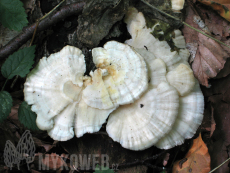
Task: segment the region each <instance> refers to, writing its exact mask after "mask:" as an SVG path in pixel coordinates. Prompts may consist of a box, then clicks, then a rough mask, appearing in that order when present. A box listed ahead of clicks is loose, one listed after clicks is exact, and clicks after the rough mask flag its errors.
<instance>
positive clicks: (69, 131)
mask: <svg viewBox="0 0 230 173" xmlns="http://www.w3.org/2000/svg"><path fill="white" fill-rule="evenodd" d="M92 52H93V60H94V62H95V64H96V66H97V67H98V69H96V70H95V71H94V72H91V73H90V75H91V77H89V76H83V75H84V73H85V71H86V66H85V60H84V55H83V54H82V52H81V50H80V49H78V48H75V47H73V46H66V47H64V48H63V49H62V50H61V51H60V52H58V53H55V54H52V55H51V56H50V57H49V58H46V57H44V58H42V59H41V60H40V62H39V64H38V66H37V67H36V68H35V69H33V70H32V71H31V73H30V74H29V75H28V77H27V80H26V83H25V87H24V93H25V100H26V101H27V102H28V104H30V105H32V110H33V111H34V112H36V113H37V120H36V123H37V126H38V127H39V128H40V129H41V130H48V134H49V135H50V136H51V137H52V138H53V139H55V140H60V141H65V140H68V139H71V138H72V137H73V136H74V129H73V128H74V127H75V134H76V136H77V137H80V136H82V135H83V134H84V133H87V132H90V133H92V132H95V131H98V130H100V128H101V126H102V124H103V123H104V122H105V121H106V119H107V117H108V115H109V114H110V113H111V112H112V111H113V110H114V109H116V108H117V107H118V106H119V105H120V104H127V103H133V102H134V101H135V100H136V99H138V98H139V97H140V95H141V94H142V93H143V92H144V91H145V90H146V89H147V88H148V75H147V67H146V64H145V61H144V59H143V57H142V56H140V55H139V54H138V53H136V52H135V51H133V50H132V48H130V46H128V45H125V44H122V43H118V42H115V41H111V42H108V43H107V44H105V46H104V48H95V49H93V51H92Z"/></svg>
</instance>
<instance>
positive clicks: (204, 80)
mask: <svg viewBox="0 0 230 173" xmlns="http://www.w3.org/2000/svg"><path fill="white" fill-rule="evenodd" d="M198 38H199V47H198V50H197V52H196V56H195V59H194V61H193V64H192V69H193V71H194V75H195V77H196V78H197V79H198V80H199V82H200V84H202V85H204V86H206V87H208V86H209V84H208V79H209V78H213V77H215V76H216V75H217V74H218V73H219V71H220V70H221V69H222V68H223V67H224V64H225V62H226V59H227V57H228V54H227V53H226V52H225V51H224V50H223V49H222V47H221V46H220V45H219V44H218V43H217V42H215V41H214V40H212V39H210V38H208V37H206V36H204V35H202V34H200V33H199V34H198Z"/></svg>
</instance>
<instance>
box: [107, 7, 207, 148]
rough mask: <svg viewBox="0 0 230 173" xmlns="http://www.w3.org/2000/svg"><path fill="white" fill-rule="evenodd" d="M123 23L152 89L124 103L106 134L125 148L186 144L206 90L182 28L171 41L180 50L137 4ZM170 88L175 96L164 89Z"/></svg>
mask: <svg viewBox="0 0 230 173" xmlns="http://www.w3.org/2000/svg"><path fill="white" fill-rule="evenodd" d="M125 22H126V23H127V28H128V31H129V32H130V35H131V36H132V38H131V39H130V40H127V41H126V43H127V44H129V45H131V46H133V47H134V49H135V50H136V51H137V52H139V53H140V54H141V55H142V56H143V57H144V59H145V61H146V64H147V67H148V75H149V89H148V90H147V91H146V92H145V94H143V96H142V97H141V98H140V99H139V100H137V101H135V102H134V103H133V104H129V105H123V106H120V107H118V108H117V109H116V110H115V111H114V112H112V113H111V115H110V117H109V119H108V123H107V132H108V134H109V136H111V137H112V138H113V139H114V140H115V141H118V142H120V143H121V145H122V146H123V147H125V148H128V149H132V150H143V149H145V148H148V147H150V146H152V145H155V146H157V147H159V148H162V149H169V148H172V147H174V146H176V145H179V144H182V143H183V142H184V140H185V139H187V138H191V137H192V136H193V135H194V134H195V132H196V130H197V128H198V127H199V125H200V124H201V122H202V119H203V108H204V98H203V95H202V92H201V90H200V88H199V84H198V82H197V81H196V80H195V78H194V76H193V72H192V70H191V68H190V66H189V64H188V62H187V61H188V57H189V52H188V50H187V49H185V41H184V38H183V36H182V35H181V32H180V31H178V30H175V31H174V39H172V40H171V42H174V46H175V47H176V50H175V51H172V48H171V47H170V46H169V44H168V43H167V42H166V41H160V40H159V39H158V38H155V37H154V36H153V34H154V32H155V31H154V29H155V28H156V27H157V26H159V24H155V25H154V26H153V27H152V28H147V26H146V22H145V18H144V15H143V14H142V13H140V12H138V11H137V10H136V9H134V8H130V10H129V12H128V13H127V16H126V18H125ZM159 32H161V33H163V31H159ZM156 58H157V59H156ZM166 86H167V87H168V89H169V88H170V91H171V92H170V93H171V94H172V93H174V94H173V95H170V94H169V93H167V92H162V89H163V88H166ZM163 90H164V89H163ZM172 91H173V92H172ZM164 112H168V114H165V113H164ZM169 112H170V113H169ZM155 113H156V114H155ZM165 115H168V116H165ZM171 116H173V117H171ZM162 122H164V123H163V124H164V125H162ZM164 132H166V133H164Z"/></svg>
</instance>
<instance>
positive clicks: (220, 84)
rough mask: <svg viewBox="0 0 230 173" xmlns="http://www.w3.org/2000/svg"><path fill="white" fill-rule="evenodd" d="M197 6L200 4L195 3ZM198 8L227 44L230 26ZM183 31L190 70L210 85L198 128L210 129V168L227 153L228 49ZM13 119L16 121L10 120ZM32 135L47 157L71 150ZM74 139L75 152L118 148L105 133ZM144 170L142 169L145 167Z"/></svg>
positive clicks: (226, 169)
mask: <svg viewBox="0 0 230 173" xmlns="http://www.w3.org/2000/svg"><path fill="white" fill-rule="evenodd" d="M196 5H197V4H196ZM197 6H198V7H200V6H199V4H198V5H197ZM199 9H200V10H201V12H202V13H201V17H202V19H204V21H205V24H206V25H207V26H208V28H209V30H210V32H211V33H213V34H214V36H215V38H218V39H219V40H221V41H223V42H225V43H227V44H228V43H229V39H228V38H227V37H229V29H228V28H229V26H230V25H229V23H228V22H226V21H225V20H224V19H223V18H221V17H219V16H218V15H216V14H215V13H214V12H213V11H211V10H209V9H208V10H207V9H206V8H203V7H202V6H201V7H200V8H199ZM188 12H189V13H190V15H188V17H187V18H186V20H188V19H189V20H190V21H189V22H190V23H189V22H187V21H186V22H187V23H189V24H190V25H192V26H195V27H196V28H198V25H197V24H196V23H194V22H193V15H194V14H192V12H191V11H188ZM203 14H205V15H203ZM205 16H206V17H205ZM220 18H221V19H220ZM192 22H193V23H192ZM183 32H184V35H185V37H186V42H187V45H188V46H190V48H191V49H190V51H191V52H192V54H193V57H194V60H193V59H191V62H192V61H193V63H195V64H194V65H193V66H194V68H195V67H196V68H195V69H196V71H195V70H194V73H195V75H197V76H199V77H200V83H201V84H203V85H205V86H211V88H209V89H208V88H206V87H203V89H202V90H203V92H204V95H205V99H206V100H207V102H206V110H207V109H208V108H209V109H210V110H209V111H206V112H207V113H206V114H205V117H208V118H206V119H207V121H209V122H208V123H206V126H204V124H205V122H207V121H206V119H204V122H203V124H202V126H204V127H205V128H204V129H203V131H202V132H209V133H210V136H209V138H208V139H205V137H204V141H205V142H206V143H207V146H208V147H209V151H210V155H211V158H214V159H212V163H211V165H212V168H214V167H216V166H218V165H219V164H220V163H222V162H223V161H224V160H225V159H226V158H227V157H228V155H229V148H228V146H229V137H228V136H230V134H229V130H228V129H227V127H228V124H229V121H228V120H229V116H230V115H229V112H230V111H229V102H230V97H229V96H230V93H229V84H230V83H229V81H230V80H229V75H228V74H229V73H230V70H229V69H230V68H226V67H228V66H226V65H227V64H226V63H225V61H226V59H227V57H228V56H229V52H230V51H227V49H226V48H225V47H222V46H221V47H220V46H219V45H218V44H216V43H213V44H212V40H210V39H207V38H205V37H204V36H202V35H199V34H198V33H197V32H196V31H193V30H191V29H190V28H186V27H184V29H183ZM213 46H214V47H215V46H216V47H217V49H218V51H220V53H221V55H223V56H219V54H218V55H216V52H215V51H214V50H213ZM203 50H206V51H205V52H204V51H203ZM215 50H216V48H215ZM224 50H225V51H224ZM199 54H200V55H199ZM226 54H227V55H226ZM207 55H211V58H212V60H207V57H208V56H207ZM206 56H207V57H206ZM209 61H211V65H209V64H208V65H209V66H208V65H207V64H205V62H209ZM199 62H200V63H201V64H200V65H202V66H198V65H197V64H199ZM227 62H228V61H227ZM209 63H210V62H209ZM215 63H217V64H218V63H219V64H218V65H219V66H218V68H217V67H215ZM224 66H225V68H224V70H226V72H225V73H224V74H223V75H220V74H221V72H222V71H223V70H221V69H223V67H224ZM199 67H200V68H199ZM219 67H220V68H219ZM218 75H220V76H219V78H220V79H211V80H210V82H209V83H208V79H210V78H214V77H218ZM199 77H198V78H199ZM223 77H224V78H223ZM17 109H18V107H17V108H15V107H14V110H12V112H14V116H11V118H13V117H14V120H11V121H10V123H11V128H12V129H11V131H12V132H10V133H11V136H12V134H13V136H14V135H17V136H18V137H17V140H18V139H19V138H20V134H21V133H19V132H21V131H23V130H25V127H24V126H22V125H20V123H19V121H18V117H17V116H18V115H17V113H15V111H17ZM8 119H9V118H8ZM8 119H7V120H8ZM225 120H226V121H225ZM17 121H18V123H19V124H17V123H16V124H15V123H13V122H17ZM15 126H16V127H15ZM202 126H201V129H202ZM32 135H33V139H34V141H35V145H36V148H38V150H39V151H40V152H42V153H45V152H46V153H47V152H48V153H49V155H48V156H47V157H48V158H51V156H52V157H55V158H57V160H61V161H63V157H61V156H60V155H57V154H54V153H52V152H55V151H59V150H60V148H64V149H63V150H61V151H59V153H72V152H68V151H69V148H71V147H70V145H72V144H69V145H68V146H66V145H63V144H61V145H59V143H55V142H53V141H52V140H50V139H49V137H48V136H47V135H45V133H44V132H37V133H36V134H32ZM96 136H97V135H96ZM210 137H211V138H210ZM9 138H10V136H9ZM92 138H94V139H99V141H98V145H99V146H98V147H99V148H98V147H97V146H95V143H94V144H92V145H89V141H90V140H89V139H92ZM86 139H87V140H86ZM103 139H106V140H105V143H102V142H101V141H102V140H103ZM11 140H12V139H11ZM17 140H15V141H14V142H17ZM84 140H85V141H84ZM77 142H78V144H77V146H75V147H73V148H75V149H74V150H75V152H78V153H79V151H81V152H86V151H87V152H88V153H90V152H92V151H95V153H97V152H98V151H103V150H104V151H106V150H111V152H112V151H113V150H116V151H120V148H119V146H118V145H117V144H116V143H114V142H112V141H108V139H107V137H103V136H100V137H95V135H94V136H91V135H87V136H86V137H85V138H83V139H81V140H80V141H79V140H77ZM107 143H108V144H109V146H106V144H107ZM185 145H188V144H185ZM88 148H91V149H92V150H88ZM105 149H106V150H105ZM122 152H124V151H122ZM155 152H157V150H156V149H154V148H153V149H151V150H150V152H149V155H151V154H153V153H155ZM114 153H116V152H115V151H114V152H113V153H111V154H114ZM169 153H170V154H169V156H168V157H169V159H168V157H166V158H165V159H164V162H163V163H164V164H163V165H169V164H168V162H172V161H170V159H172V157H173V154H172V152H171V151H169ZM129 154H130V152H129V151H127V153H126V151H125V152H124V154H119V157H120V158H117V157H118V156H111V157H115V159H114V160H116V162H119V160H126V161H130V158H126V157H125V155H129ZM190 154H191V155H192V153H190ZM134 155H135V158H140V155H142V156H143V153H138V154H137V155H136V154H134ZM144 155H146V154H144ZM36 157H39V156H38V155H37V156H36ZM188 158H189V157H188ZM188 158H187V159H188ZM186 162H189V159H188V160H186V159H184V160H182V161H181V162H180V166H181V167H183V166H184V164H185V163H186ZM58 163H59V166H61V165H62V164H61V162H59V161H58ZM31 168H33V169H35V168H36V164H35V163H34V164H32V165H31ZM50 168H51V169H52V168H54V166H52V165H51V167H50ZM144 170H145V171H146V169H144ZM132 171H137V169H133V170H132ZM142 171H143V170H142ZM32 172H37V171H35V170H33V171H32ZM217 172H229V167H228V165H227V164H225V165H224V166H223V167H221V168H220V169H219V170H217Z"/></svg>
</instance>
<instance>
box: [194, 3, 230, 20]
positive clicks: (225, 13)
mask: <svg viewBox="0 0 230 173" xmlns="http://www.w3.org/2000/svg"><path fill="white" fill-rule="evenodd" d="M198 1H199V2H201V3H203V4H205V5H208V6H210V7H212V8H213V9H214V10H216V11H217V12H218V13H219V14H220V15H221V16H222V17H224V18H225V19H227V20H228V21H230V13H229V9H230V2H229V0H198Z"/></svg>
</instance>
